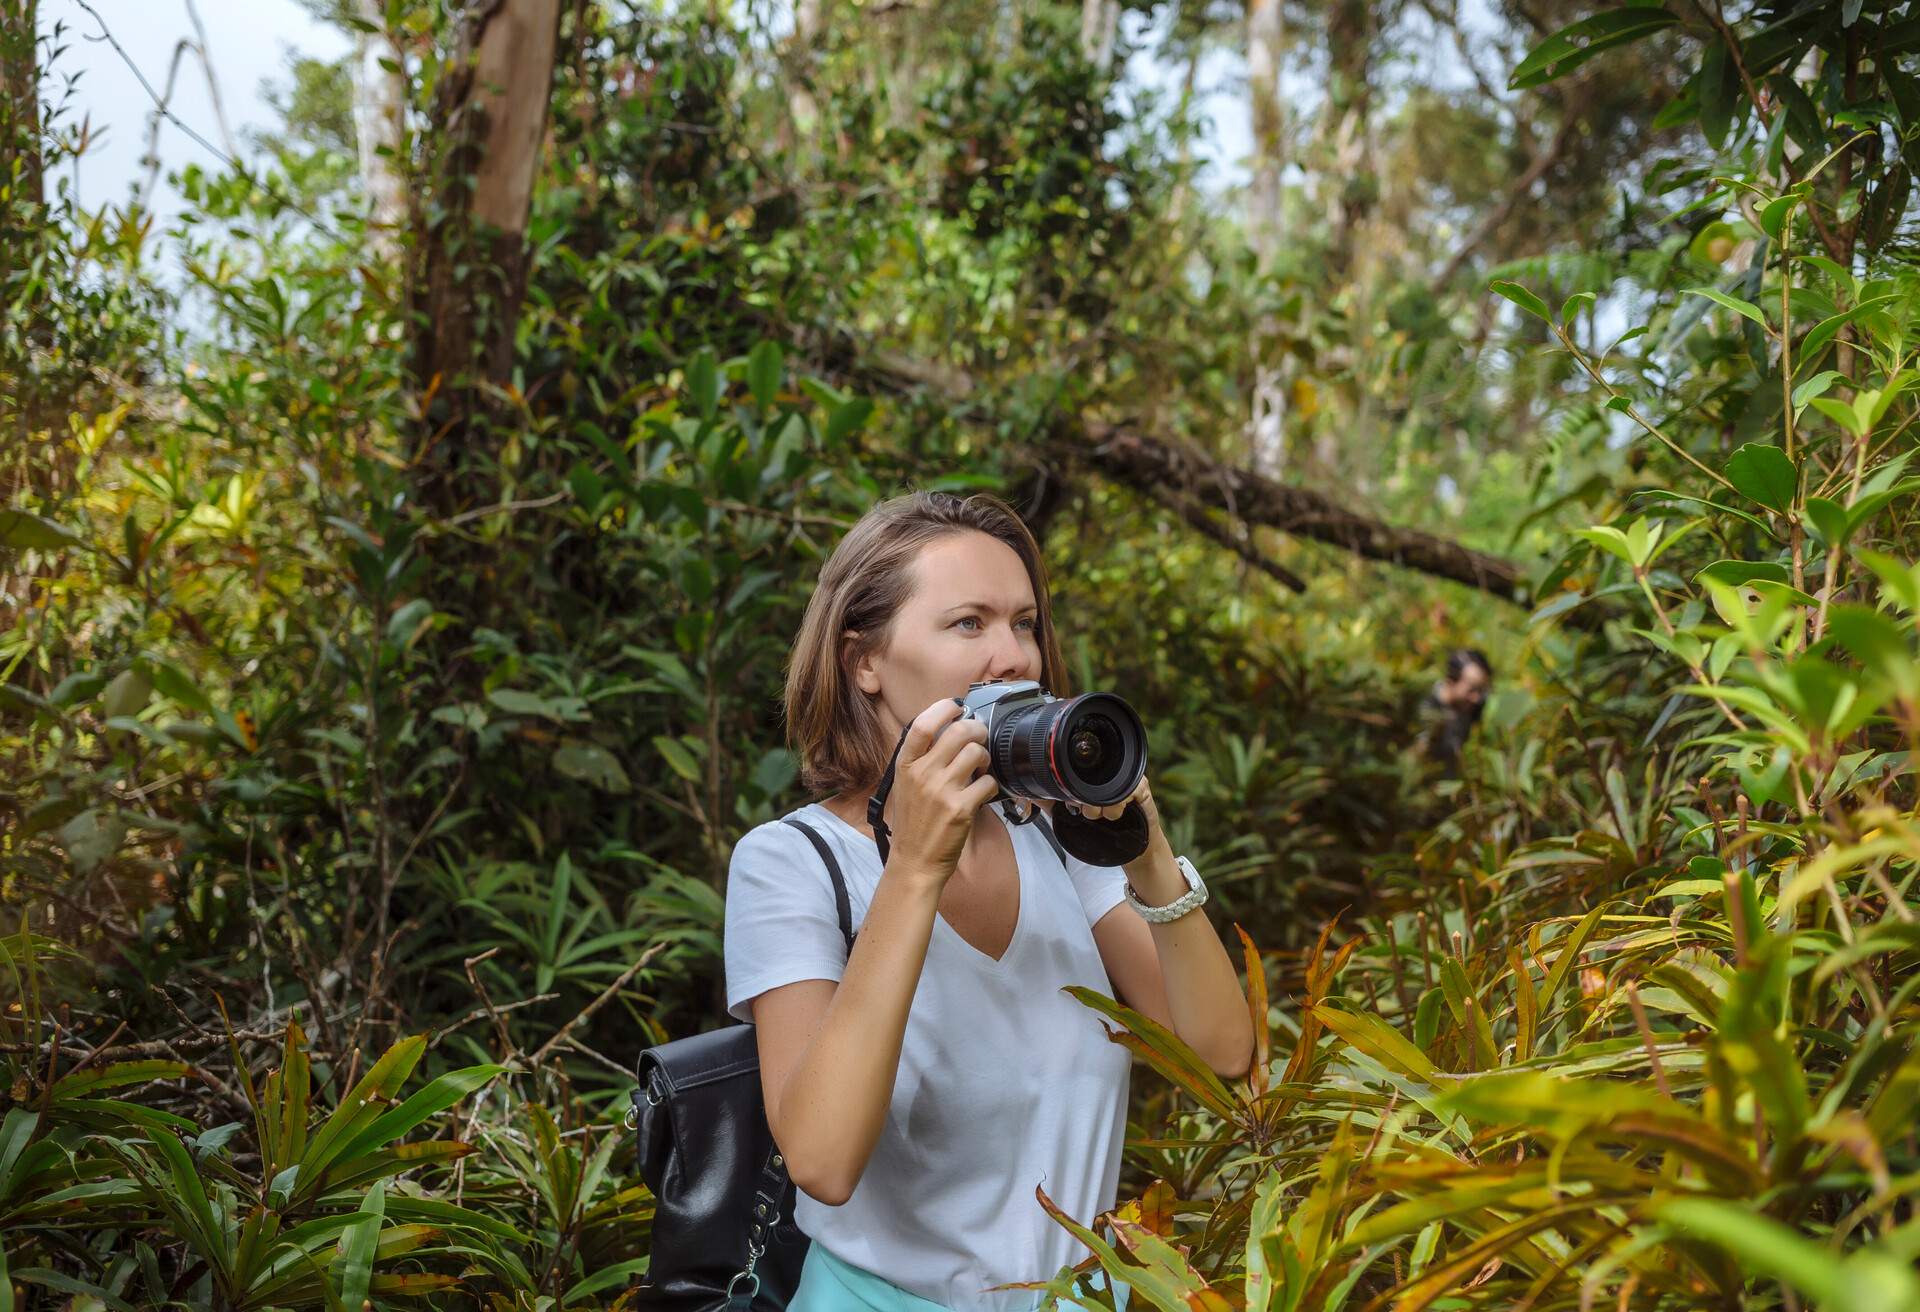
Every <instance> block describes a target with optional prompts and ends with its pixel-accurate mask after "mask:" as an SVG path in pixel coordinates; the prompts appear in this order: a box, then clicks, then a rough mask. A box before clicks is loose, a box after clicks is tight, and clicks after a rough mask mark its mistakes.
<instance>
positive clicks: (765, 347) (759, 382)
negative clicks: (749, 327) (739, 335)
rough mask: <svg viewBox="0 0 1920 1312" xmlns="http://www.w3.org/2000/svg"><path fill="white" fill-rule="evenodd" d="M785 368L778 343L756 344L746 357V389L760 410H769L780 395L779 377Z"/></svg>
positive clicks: (765, 342)
mask: <svg viewBox="0 0 1920 1312" xmlns="http://www.w3.org/2000/svg"><path fill="white" fill-rule="evenodd" d="M784 367H785V362H784V361H783V359H782V357H781V354H780V344H779V343H778V342H770V341H763V342H759V343H757V344H756V345H755V346H754V348H753V350H752V351H751V352H750V353H749V354H748V356H747V387H748V389H749V390H751V391H752V392H753V399H754V400H755V401H757V402H759V404H760V408H761V409H762V410H766V409H770V408H771V407H772V406H773V401H774V398H775V397H776V396H778V395H779V393H780V375H781V373H782V371H783V369H784Z"/></svg>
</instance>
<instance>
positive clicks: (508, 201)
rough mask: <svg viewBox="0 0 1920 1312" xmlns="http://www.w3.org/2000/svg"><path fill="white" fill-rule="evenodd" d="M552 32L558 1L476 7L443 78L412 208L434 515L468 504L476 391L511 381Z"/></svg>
mask: <svg viewBox="0 0 1920 1312" xmlns="http://www.w3.org/2000/svg"><path fill="white" fill-rule="evenodd" d="M559 28H560V0H482V3H480V4H479V5H478V6H477V7H476V8H475V9H473V10H472V11H471V13H470V16H469V17H468V18H467V20H466V24H465V27H464V29H463V31H462V33H461V37H460V45H459V50H458V52H457V54H456V57H455V60H454V63H453V67H452V68H451V69H449V71H448V72H447V74H446V75H445V77H444V80H443V82H442V93H441V98H440V103H439V106H438V109H437V111H436V114H435V119H436V122H435V124H434V135H435V137H436V139H439V140H443V141H445V142H446V143H447V144H446V145H445V147H444V148H443V151H442V153H441V158H440V160H439V163H438V167H437V169H436V170H435V172H434V176H433V183H432V189H433V194H431V195H430V196H428V197H426V198H424V203H423V204H422V205H421V207H420V211H419V213H420V216H421V217H420V220H419V221H420V224H421V232H420V239H419V241H418V253H417V255H416V257H415V258H416V260H417V265H416V268H417V272H416V275H415V277H414V278H413V280H412V299H413V305H414V308H415V311H416V314H417V317H418V327H417V329H416V332H417V333H418V336H417V338H416V339H415V343H414V358H413V369H414V374H415V377H416V380H417V382H418V384H419V386H420V388H421V390H422V391H423V393H424V394H425V395H426V397H427V399H428V404H427V406H426V414H425V419H426V424H425V426H424V431H423V433H422V434H421V439H420V445H419V447H418V449H417V450H416V453H415V465H416V476H417V482H418V487H419V491H420V495H421V499H422V501H423V502H424V503H425V504H426V505H427V506H429V507H430V508H431V509H433V510H435V511H438V512H439V513H442V514H451V513H453V512H455V511H457V510H459V509H460V508H461V507H462V505H463V504H464V502H465V500H466V497H465V495H464V489H463V487H462V483H463V482H464V480H463V479H462V477H461V470H462V468H463V467H464V466H465V465H466V464H467V463H468V460H467V457H468V455H470V454H471V453H470V452H469V451H468V450H467V448H468V447H469V445H470V444H471V443H472V441H473V439H474V436H475V434H474V423H475V420H477V419H478V418H480V417H482V415H483V414H484V413H485V411H486V409H487V404H486V401H485V396H486V391H485V389H486V387H487V386H488V385H492V386H494V387H500V386H504V385H505V384H506V383H507V382H508V381H509V379H510V377H511V374H512V368H513V338H514V328H515V326H516V324H517V322H518V319H519V315H520V302H521V300H522V298H523V297H524V296H525V295H526V290H527V269H528V258H529V257H528V251H527V240H526V237H527V217H528V213H529V211H530V209H531V207H532V200H533V183H534V177H535V175H536V174H537V172H538V169H539V163H540V148H541V144H542V142H543V141H544V139H545V137H546V128H547V107H548V101H549V100H550V99H551V98H552V92H553V68H554V52H555V47H556V45H557V44H558V41H559Z"/></svg>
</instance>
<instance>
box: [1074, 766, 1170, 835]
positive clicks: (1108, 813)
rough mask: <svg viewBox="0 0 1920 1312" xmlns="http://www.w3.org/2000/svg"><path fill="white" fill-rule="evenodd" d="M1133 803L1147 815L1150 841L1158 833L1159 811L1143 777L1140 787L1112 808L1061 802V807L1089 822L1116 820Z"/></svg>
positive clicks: (1143, 776)
mask: <svg viewBox="0 0 1920 1312" xmlns="http://www.w3.org/2000/svg"><path fill="white" fill-rule="evenodd" d="M1133 802H1138V803H1139V804H1140V809H1141V810H1142V811H1145V812H1146V813H1147V834H1148V839H1149V841H1151V840H1152V839H1153V838H1154V837H1156V836H1158V834H1159V832H1160V811H1159V808H1158V807H1156V806H1154V804H1153V790H1152V789H1151V788H1149V787H1147V777H1146V776H1145V775H1141V776H1140V786H1139V787H1138V788H1135V789H1134V790H1133V795H1132V796H1131V797H1129V798H1127V800H1126V801H1124V802H1115V803H1114V804H1113V805H1112V806H1081V805H1080V804H1079V803H1078V802H1063V803H1061V805H1063V806H1065V807H1066V808H1067V809H1068V810H1069V811H1072V812H1074V813H1075V814H1077V815H1083V816H1085V817H1086V818H1087V819H1089V820H1118V819H1119V818H1120V815H1121V813H1122V812H1124V811H1125V810H1126V809H1127V807H1128V805H1129V804H1130V803H1133Z"/></svg>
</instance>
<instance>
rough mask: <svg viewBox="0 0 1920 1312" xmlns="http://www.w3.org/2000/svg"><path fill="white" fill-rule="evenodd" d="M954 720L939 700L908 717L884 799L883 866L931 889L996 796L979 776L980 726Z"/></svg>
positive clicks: (954, 710)
mask: <svg viewBox="0 0 1920 1312" xmlns="http://www.w3.org/2000/svg"><path fill="white" fill-rule="evenodd" d="M961 714H962V711H961V707H960V703H958V702H956V701H954V700H953V699H952V698H950V697H942V698H941V699H940V700H939V701H937V702H935V703H934V704H933V705H931V706H929V707H927V709H926V710H924V711H922V712H920V714H918V715H916V716H915V717H914V719H913V723H912V724H911V725H909V726H908V727H907V737H906V741H905V742H904V743H902V744H901V747H900V759H899V761H898V763H897V764H896V765H895V766H894V772H893V790H892V792H890V793H889V794H888V795H887V825H888V827H889V828H890V829H891V830H892V831H893V833H892V848H891V850H890V852H889V853H888V861H887V865H888V867H889V868H893V867H895V866H898V867H899V868H900V869H903V870H911V871H913V872H915V873H916V874H919V875H922V876H925V877H927V878H930V879H932V880H933V881H934V882H935V884H936V886H938V887H945V885H946V882H947V880H948V879H949V878H951V877H952V875H953V870H954V867H955V866H956V865H958V864H959V863H960V853H961V850H962V849H963V848H965V847H966V845H967V835H968V834H969V833H971V832H972V830H973V818H974V816H976V815H977V814H979V811H980V808H981V807H983V806H985V805H986V804H987V803H988V802H991V801H992V800H993V799H994V796H995V794H997V793H998V792H999V791H1000V784H999V781H998V780H996V779H995V778H994V777H993V775H992V774H991V773H990V772H988V770H987V759H988V758H987V727H986V726H985V725H984V724H982V723H981V722H980V721H978V720H962V719H960V716H961ZM956 721H958V723H956ZM976 775H977V776H978V777H977V778H976V777H975V776H976Z"/></svg>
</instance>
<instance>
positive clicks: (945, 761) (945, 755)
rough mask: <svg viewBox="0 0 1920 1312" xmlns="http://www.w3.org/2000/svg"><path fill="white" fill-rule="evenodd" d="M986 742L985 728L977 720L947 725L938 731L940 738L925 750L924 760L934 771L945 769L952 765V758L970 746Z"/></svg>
mask: <svg viewBox="0 0 1920 1312" xmlns="http://www.w3.org/2000/svg"><path fill="white" fill-rule="evenodd" d="M986 741H987V726H986V725H984V724H982V723H981V722H980V721H978V720H962V721H960V722H959V723H958V724H949V725H947V726H945V727H944V728H943V729H941V731H940V736H939V737H938V738H936V739H934V741H933V745H932V746H930V747H928V748H927V751H926V756H925V758H924V759H925V760H926V762H927V764H928V765H929V766H932V767H933V768H934V769H945V768H946V767H947V766H949V765H951V764H953V761H954V758H955V757H957V756H959V755H960V753H961V752H962V751H963V750H964V749H966V748H968V747H972V746H978V745H981V744H984V743H985V742H986Z"/></svg>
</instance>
